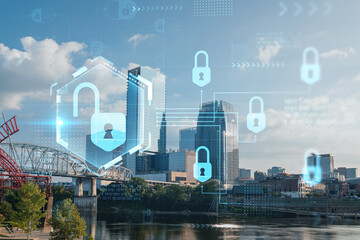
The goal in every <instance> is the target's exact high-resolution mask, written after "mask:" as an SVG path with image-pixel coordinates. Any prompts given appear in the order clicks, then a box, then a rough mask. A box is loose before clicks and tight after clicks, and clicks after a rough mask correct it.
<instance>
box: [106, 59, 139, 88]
mask: <svg viewBox="0 0 360 240" xmlns="http://www.w3.org/2000/svg"><path fill="white" fill-rule="evenodd" d="M104 65H105V66H106V67H108V68H109V69H111V70H112V71H114V72H116V73H117V74H120V75H122V76H123V77H125V78H127V79H128V80H129V81H132V82H133V83H135V84H137V85H138V86H139V87H143V88H145V85H144V84H143V83H141V82H140V81H139V80H137V79H135V78H133V77H130V76H129V77H128V76H127V75H125V74H124V73H123V72H121V71H120V70H117V68H115V67H114V66H113V65H111V64H109V63H104Z"/></svg>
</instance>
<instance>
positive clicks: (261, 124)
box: [246, 96, 266, 133]
mask: <svg viewBox="0 0 360 240" xmlns="http://www.w3.org/2000/svg"><path fill="white" fill-rule="evenodd" d="M254 100H258V101H259V102H260V113H253V106H252V105H253V102H254ZM246 124H247V128H248V129H249V130H250V131H252V132H253V133H259V132H261V131H262V130H264V129H265V127H266V116H265V114H264V102H263V100H262V98H261V97H258V96H255V97H252V98H251V99H250V101H249V114H248V115H247V121H246Z"/></svg>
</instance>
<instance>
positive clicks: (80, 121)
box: [56, 57, 144, 169]
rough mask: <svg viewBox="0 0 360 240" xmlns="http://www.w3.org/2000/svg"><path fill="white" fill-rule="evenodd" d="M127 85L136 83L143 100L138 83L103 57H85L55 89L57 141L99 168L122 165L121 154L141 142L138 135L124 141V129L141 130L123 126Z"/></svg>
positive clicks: (139, 127) (142, 93) (130, 150)
mask: <svg viewBox="0 0 360 240" xmlns="http://www.w3.org/2000/svg"><path fill="white" fill-rule="evenodd" d="M128 85H132V86H136V87H137V88H138V91H137V94H138V95H139V96H138V98H139V99H144V97H143V95H144V89H143V88H142V87H141V86H140V85H141V84H138V83H137V82H136V81H133V80H129V78H128V77H127V76H126V75H125V74H124V73H121V72H120V71H118V70H117V69H116V68H115V67H114V65H113V63H111V62H110V61H108V60H106V59H105V58H103V57H97V58H95V59H93V60H88V61H87V62H86V63H85V65H84V66H82V67H81V68H79V69H78V70H77V71H76V72H74V73H73V74H72V76H71V77H70V81H69V82H68V83H67V84H66V85H64V86H62V87H61V88H59V89H58V90H57V96H56V106H57V117H56V141H57V143H58V144H60V145H61V146H63V147H65V148H66V149H67V150H69V151H70V152H72V153H73V154H75V155H77V156H78V157H80V158H83V159H85V160H86V161H87V162H88V163H90V164H91V165H93V166H95V167H96V168H98V169H100V168H105V169H107V168H109V167H111V166H114V165H118V164H121V163H122V156H124V155H125V154H126V153H129V152H130V153H132V152H134V149H137V150H138V148H139V146H141V144H142V142H141V141H142V140H141V139H142V138H141V137H139V138H138V139H135V141H134V139H132V140H131V141H126V135H127V133H126V131H138V129H143V128H142V127H141V126H137V127H136V129H133V128H131V129H130V130H128V129H127V127H126V112H127V109H126V108H127V104H126V100H127V97H128V94H131V93H129V92H128ZM139 105H142V103H139ZM131 107H134V108H135V111H139V109H141V108H140V107H139V106H131ZM132 112H134V111H132ZM139 122H141V121H139ZM140 136H141V135H140Z"/></svg>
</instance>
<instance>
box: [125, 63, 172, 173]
mask: <svg viewBox="0 0 360 240" xmlns="http://www.w3.org/2000/svg"><path fill="white" fill-rule="evenodd" d="M131 75H133V76H135V77H137V76H139V75H140V76H142V77H143V78H145V79H146V80H147V81H149V82H151V83H152V91H151V94H152V96H148V94H149V92H148V91H147V87H145V91H144V94H140V93H139V92H140V91H143V89H142V88H140V87H138V86H136V84H134V83H133V82H131V81H129V84H128V90H127V115H126V122H127V130H126V133H127V146H128V147H127V149H130V147H129V146H134V145H135V144H136V143H138V144H140V143H142V145H141V149H143V152H136V153H134V154H127V155H126V160H125V167H127V168H129V169H131V170H132V171H133V173H134V174H135V173H136V172H137V170H140V169H141V172H143V171H144V167H143V166H139V167H137V166H136V165H137V163H140V162H141V161H140V159H141V158H137V156H141V155H147V154H151V155H153V154H156V153H165V152H166V120H165V75H163V74H162V73H160V72H159V70H157V69H152V68H150V67H147V66H145V67H138V68H134V69H132V70H129V71H128V77H129V78H132V77H131ZM137 84H140V83H137ZM149 99H151V100H149ZM158 109H162V110H163V111H160V113H161V115H158V113H159V111H158ZM158 118H160V119H161V124H159V123H158V121H157V120H158ZM138 144H136V145H138ZM136 145H135V146H136ZM156 159H157V161H162V160H164V159H163V158H156ZM146 165H147V164H146ZM163 165H166V164H165V163H155V168H156V166H162V168H166V166H163ZM158 170H159V169H158Z"/></svg>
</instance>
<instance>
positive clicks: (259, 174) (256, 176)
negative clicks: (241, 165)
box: [254, 171, 266, 182]
mask: <svg viewBox="0 0 360 240" xmlns="http://www.w3.org/2000/svg"><path fill="white" fill-rule="evenodd" d="M265 178H266V173H264V172H260V171H255V172H254V180H255V181H256V182H260V181H264V180H265Z"/></svg>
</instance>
